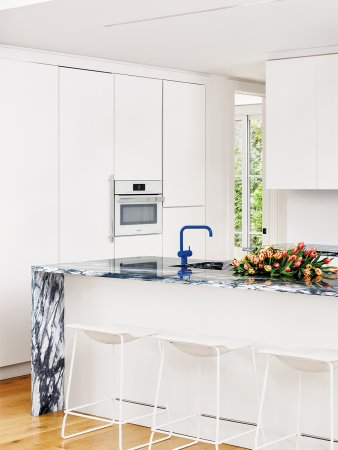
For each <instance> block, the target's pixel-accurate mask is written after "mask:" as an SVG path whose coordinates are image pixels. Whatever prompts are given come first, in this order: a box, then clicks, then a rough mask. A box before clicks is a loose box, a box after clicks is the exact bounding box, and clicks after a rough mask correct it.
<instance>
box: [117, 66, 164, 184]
mask: <svg viewBox="0 0 338 450" xmlns="http://www.w3.org/2000/svg"><path fill="white" fill-rule="evenodd" d="M115 178H116V179H117V180H162V81H161V80H154V79H151V78H142V77H133V76H128V75H115Z"/></svg>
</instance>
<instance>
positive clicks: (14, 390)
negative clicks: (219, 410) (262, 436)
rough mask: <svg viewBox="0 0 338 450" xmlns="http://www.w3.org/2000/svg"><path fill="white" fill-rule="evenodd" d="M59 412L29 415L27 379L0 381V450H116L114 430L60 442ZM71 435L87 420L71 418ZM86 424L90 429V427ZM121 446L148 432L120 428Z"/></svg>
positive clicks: (207, 448) (174, 442)
mask: <svg viewBox="0 0 338 450" xmlns="http://www.w3.org/2000/svg"><path fill="white" fill-rule="evenodd" d="M62 417H63V413H62V412H57V413H50V414H46V415H44V416H40V417H32V416H31V415H30V377H28V376H27V377H20V378H12V379H10V380H4V381H0V450H2V449H6V450H11V449H25V450H26V449H27V450H28V449H36V450H41V449H60V448H61V449H62V448H63V449H69V450H79V449H81V450H86V449H88V450H91V449H95V450H103V449H112V450H115V449H116V450H117V449H118V446H117V428H116V427H115V426H113V427H110V428H107V429H105V430H100V431H95V432H92V433H88V434H87V435H83V436H79V437H76V438H72V439H68V440H66V441H65V440H63V439H61V437H60V426H61V421H62ZM70 420H72V424H74V425H71V432H76V431H80V430H82V429H85V428H86V427H87V425H88V420H86V419H82V418H75V417H74V418H71V419H70ZM92 424H93V423H92V422H90V426H92ZM123 437H124V447H125V448H126V449H127V448H128V447H132V446H136V445H137V444H141V443H143V442H147V440H148V439H149V429H148V428H145V427H140V426H136V425H125V426H124V435H123ZM186 442H188V441H185V440H183V439H181V438H172V439H170V441H167V442H163V443H160V444H157V445H154V447H153V448H154V450H170V449H172V448H174V447H177V446H179V445H182V444H184V443H186ZM213 448H214V447H213V446H211V445H208V444H198V445H195V446H193V447H192V449H196V450H211V449H213ZM220 448H221V449H222V450H235V449H236V450H243V449H240V448H239V447H234V446H232V445H222V446H220Z"/></svg>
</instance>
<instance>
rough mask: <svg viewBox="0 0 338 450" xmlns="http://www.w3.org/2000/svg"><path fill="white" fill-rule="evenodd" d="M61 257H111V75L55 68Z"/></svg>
mask: <svg viewBox="0 0 338 450" xmlns="http://www.w3.org/2000/svg"><path fill="white" fill-rule="evenodd" d="M59 86H60V92H59V98H60V105H59V129H60V260H61V261H62V262H68V261H83V260H91V259H104V258H112V257H113V256H114V247H113V243H112V240H111V239H109V237H108V236H109V235H110V234H111V221H112V214H111V206H112V202H113V199H112V196H111V192H110V183H109V181H108V179H109V176H110V175H111V174H113V173H114V76H113V75H112V74H108V73H100V72H93V71H86V70H76V69H60V80H59Z"/></svg>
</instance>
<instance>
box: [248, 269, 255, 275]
mask: <svg viewBox="0 0 338 450" xmlns="http://www.w3.org/2000/svg"><path fill="white" fill-rule="evenodd" d="M254 273H255V269H253V268H252V267H250V269H249V274H250V275H253V274H254Z"/></svg>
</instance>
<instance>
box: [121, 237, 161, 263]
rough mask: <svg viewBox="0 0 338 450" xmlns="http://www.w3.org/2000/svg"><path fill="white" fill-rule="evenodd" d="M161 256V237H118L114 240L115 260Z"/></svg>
mask: <svg viewBox="0 0 338 450" xmlns="http://www.w3.org/2000/svg"><path fill="white" fill-rule="evenodd" d="M135 256H162V235H161V234H156V235H155V234H154V235H144V236H119V237H117V238H116V239H115V258H129V257H135Z"/></svg>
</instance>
